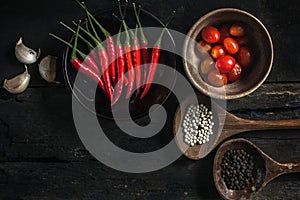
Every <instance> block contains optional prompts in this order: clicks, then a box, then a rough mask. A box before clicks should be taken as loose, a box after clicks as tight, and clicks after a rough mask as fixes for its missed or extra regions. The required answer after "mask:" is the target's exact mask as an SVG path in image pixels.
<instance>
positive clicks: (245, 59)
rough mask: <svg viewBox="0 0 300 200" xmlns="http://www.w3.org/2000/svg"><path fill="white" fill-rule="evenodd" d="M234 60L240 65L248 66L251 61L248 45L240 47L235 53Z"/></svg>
mask: <svg viewBox="0 0 300 200" xmlns="http://www.w3.org/2000/svg"><path fill="white" fill-rule="evenodd" d="M236 60H237V61H238V63H240V64H241V66H242V67H245V68H247V67H250V66H251V65H252V63H253V53H252V51H251V50H250V48H248V47H241V48H240V50H239V51H238V52H237V54H236Z"/></svg>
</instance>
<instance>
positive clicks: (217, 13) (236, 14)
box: [183, 8, 273, 99]
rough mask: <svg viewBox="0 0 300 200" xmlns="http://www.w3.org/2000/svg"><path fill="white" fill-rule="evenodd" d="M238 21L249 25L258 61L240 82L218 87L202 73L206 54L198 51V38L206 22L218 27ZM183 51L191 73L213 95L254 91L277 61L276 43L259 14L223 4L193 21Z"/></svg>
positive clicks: (225, 96) (226, 96)
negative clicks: (203, 56)
mask: <svg viewBox="0 0 300 200" xmlns="http://www.w3.org/2000/svg"><path fill="white" fill-rule="evenodd" d="M234 22H242V23H244V24H245V25H246V29H247V30H246V31H247V35H248V37H249V39H250V44H249V45H250V48H251V49H252V50H253V54H254V62H253V65H252V66H251V67H249V69H247V70H245V71H243V73H242V77H241V78H240V79H239V80H237V81H236V82H233V83H229V84H227V85H224V86H222V87H214V86H211V85H210V84H209V83H207V81H206V80H205V78H204V76H203V75H200V73H199V70H198V67H199V65H200V62H201V60H202V59H203V58H201V56H199V53H198V52H197V48H196V45H197V41H199V40H200V35H201V34H200V33H201V30H202V29H203V28H204V27H205V26H207V25H213V26H217V27H218V26H221V25H223V24H226V23H230V24H232V23H234ZM183 55H184V59H183V64H184V69H185V72H186V74H187V77H188V78H189V80H190V81H191V82H192V84H193V85H194V86H195V87H196V88H197V89H198V90H199V91H201V92H202V93H204V94H206V95H208V96H210V97H213V98H218V99H236V98H240V97H243V96H246V95H248V94H250V93H252V92H253V91H255V90H256V89H257V88H258V87H259V86H260V85H261V84H262V83H263V82H264V81H265V80H266V78H267V76H268V74H269V72H270V71H271V68H272V64H273V44H272V39H271V37H270V34H269V33H268V31H267V29H266V28H265V26H264V25H263V24H262V22H261V21H260V20H259V19H257V18H256V17H255V16H253V15H251V14H249V13H248V12H246V11H243V10H239V9H235V8H221V9H217V10H214V11H211V12H209V13H207V14H206V15H204V16H203V17H201V18H200V19H199V20H198V21H197V22H196V23H195V24H194V25H193V27H192V28H191V29H190V31H189V32H188V37H187V39H186V40H185V43H184V47H183ZM202 76H203V77H202Z"/></svg>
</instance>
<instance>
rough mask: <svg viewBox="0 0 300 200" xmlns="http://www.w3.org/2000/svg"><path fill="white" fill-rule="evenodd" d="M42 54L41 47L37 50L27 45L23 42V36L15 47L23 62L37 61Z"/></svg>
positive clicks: (16, 53) (19, 58)
mask: <svg viewBox="0 0 300 200" xmlns="http://www.w3.org/2000/svg"><path fill="white" fill-rule="evenodd" d="M40 54H41V49H39V50H38V52H36V51H34V50H33V49H31V48H29V47H27V46H25V45H24V44H23V40H22V37H20V39H19V41H18V42H17V44H16V47H15V55H16V57H17V59H18V60H19V61H20V62H21V63H24V64H33V63H35V62H36V61H37V59H38V58H39V56H40Z"/></svg>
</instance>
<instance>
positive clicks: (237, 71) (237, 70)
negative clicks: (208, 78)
mask: <svg viewBox="0 0 300 200" xmlns="http://www.w3.org/2000/svg"><path fill="white" fill-rule="evenodd" d="M241 75H242V67H241V65H240V64H239V63H235V65H234V67H233V69H232V70H231V71H230V72H228V73H227V78H228V80H229V81H231V82H234V81H236V80H238V79H239V78H240V77H241Z"/></svg>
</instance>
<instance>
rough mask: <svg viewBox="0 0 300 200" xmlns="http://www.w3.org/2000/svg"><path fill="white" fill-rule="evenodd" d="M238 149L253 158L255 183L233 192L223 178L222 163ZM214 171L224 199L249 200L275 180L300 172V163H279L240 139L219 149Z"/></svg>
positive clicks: (226, 143) (248, 142)
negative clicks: (228, 152)
mask: <svg viewBox="0 0 300 200" xmlns="http://www.w3.org/2000/svg"><path fill="white" fill-rule="evenodd" d="M238 149H243V150H245V151H246V152H247V153H249V154H250V155H252V156H253V160H254V169H253V173H252V177H253V178H254V182H253V183H250V184H249V185H248V186H247V187H245V188H244V189H242V190H232V189H228V188H227V186H226V184H225V182H224V179H223V178H222V167H221V163H222V159H223V157H224V155H225V153H226V152H227V151H229V150H238ZM213 171H214V182H215V186H216V188H217V190H218V192H219V194H220V195H221V196H222V197H223V198H224V199H248V198H249V197H251V196H252V195H255V194H257V193H258V192H259V191H261V190H262V189H263V188H264V187H265V186H266V185H267V183H269V182H270V181H271V180H273V179H274V178H276V177H278V176H280V175H282V174H286V173H293V172H300V162H299V163H285V164H282V163H278V162H277V161H275V160H273V159H272V158H270V157H269V156H268V155H267V154H265V153H264V152H263V151H262V150H261V149H259V148H258V147H257V146H255V145H254V144H253V143H251V142H250V141H248V140H245V139H241V138H238V139H232V140H228V141H226V142H224V143H223V144H222V145H221V146H220V147H219V149H218V150H217V152H216V155H215V159H214V169H213Z"/></svg>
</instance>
